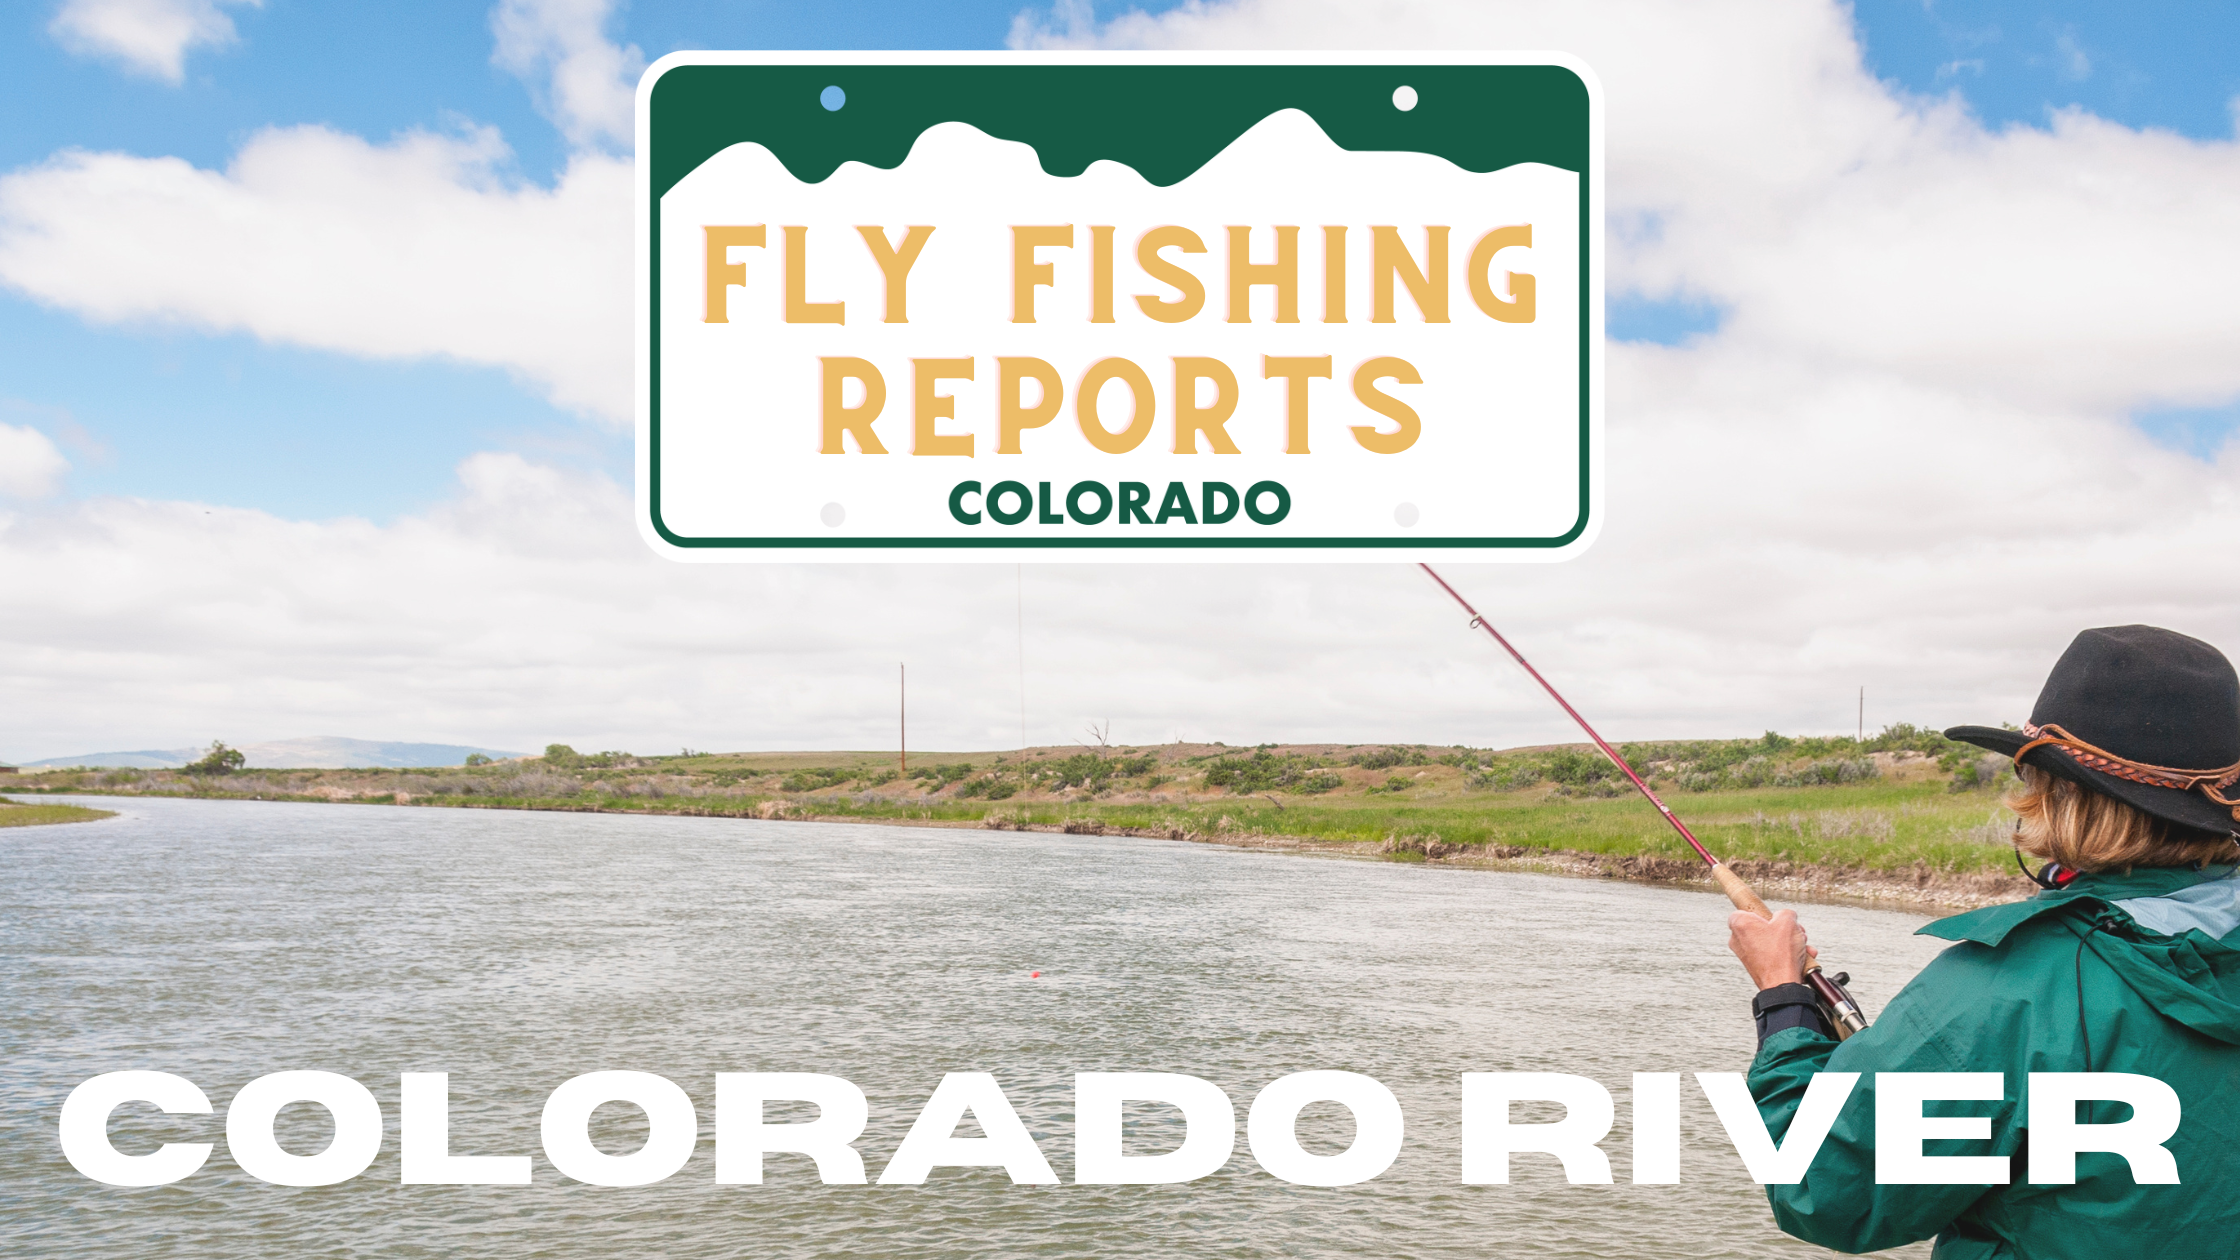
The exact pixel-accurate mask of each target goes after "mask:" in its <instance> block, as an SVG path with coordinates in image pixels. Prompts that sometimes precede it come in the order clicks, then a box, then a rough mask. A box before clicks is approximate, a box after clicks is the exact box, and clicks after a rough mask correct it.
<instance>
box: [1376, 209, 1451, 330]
mask: <svg viewBox="0 0 2240 1260" xmlns="http://www.w3.org/2000/svg"><path fill="white" fill-rule="evenodd" d="M1423 233H1424V237H1425V245H1426V247H1427V248H1426V251H1425V252H1426V253H1428V254H1429V255H1430V257H1429V258H1428V259H1427V260H1426V262H1425V265H1424V266H1422V267H1420V268H1419V267H1417V266H1416V260H1415V257H1414V256H1413V255H1411V254H1410V253H1409V252H1408V247H1407V246H1405V245H1403V244H1401V243H1400V229H1398V228H1390V227H1373V228H1370V229H1369V281H1370V285H1371V289H1370V295H1369V306H1370V314H1369V322H1370V323H1372V324H1389V323H1391V322H1392V278H1393V277H1394V276H1399V277H1400V279H1401V282H1402V283H1404V284H1406V285H1407V286H1408V296H1410V297H1412V298H1414V299H1415V300H1416V310H1418V311H1420V312H1422V313H1423V322H1424V323H1426V324H1444V323H1446V322H1447V229H1445V228H1443V227H1427V228H1425V229H1424V230H1423Z"/></svg>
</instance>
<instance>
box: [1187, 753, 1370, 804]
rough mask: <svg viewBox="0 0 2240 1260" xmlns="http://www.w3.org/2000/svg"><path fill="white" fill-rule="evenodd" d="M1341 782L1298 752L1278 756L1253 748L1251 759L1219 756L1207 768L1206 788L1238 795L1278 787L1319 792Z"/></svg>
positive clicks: (1272, 789) (1321, 766)
mask: <svg viewBox="0 0 2240 1260" xmlns="http://www.w3.org/2000/svg"><path fill="white" fill-rule="evenodd" d="M1340 782H1341V780H1340V779H1339V778H1338V776H1337V775H1335V774H1333V773H1331V772H1330V771H1329V770H1327V769H1325V768H1324V767H1323V765H1322V763H1321V762H1320V761H1318V760H1317V759H1315V758H1313V757H1307V756H1302V755H1300V754H1298V753H1285V754H1283V755H1282V756H1277V755H1275V754H1273V753H1270V752H1268V751H1267V750H1266V749H1254V750H1253V752H1252V755H1251V756H1249V757H1234V756H1231V757H1217V758H1215V759H1214V760H1213V761H1212V762H1211V763H1210V764H1209V765H1207V766H1206V786H1207V787H1220V788H1227V789H1229V790H1230V791H1231V792H1233V793H1236V794H1237V795H1239V796H1250V795H1253V794H1256V793H1260V792H1272V791H1275V790H1276V789H1278V788H1284V789H1288V790H1290V791H1294V792H1307V793H1319V792H1327V791H1329V790H1330V789H1331V788H1334V787H1337V786H1338V785H1339V783H1340Z"/></svg>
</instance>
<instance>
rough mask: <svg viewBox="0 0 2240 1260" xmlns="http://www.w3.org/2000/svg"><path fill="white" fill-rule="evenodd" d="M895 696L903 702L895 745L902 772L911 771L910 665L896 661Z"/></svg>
mask: <svg viewBox="0 0 2240 1260" xmlns="http://www.w3.org/2000/svg"><path fill="white" fill-rule="evenodd" d="M894 668H895V688H896V690H895V698H896V699H897V700H898V701H899V702H900V704H901V711H900V713H899V714H898V715H897V716H898V721H897V725H898V727H899V730H898V734H897V737H896V739H895V746H896V749H897V751H898V752H899V753H900V755H901V758H902V773H904V774H908V773H910V667H909V666H907V665H904V664H902V663H901V662H900V661H897V662H895V667H894Z"/></svg>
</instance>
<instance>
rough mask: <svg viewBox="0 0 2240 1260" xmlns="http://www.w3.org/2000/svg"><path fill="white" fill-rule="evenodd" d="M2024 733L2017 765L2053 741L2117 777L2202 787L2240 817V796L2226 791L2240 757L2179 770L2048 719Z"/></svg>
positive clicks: (2185, 788)
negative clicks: (2219, 765)
mask: <svg viewBox="0 0 2240 1260" xmlns="http://www.w3.org/2000/svg"><path fill="white" fill-rule="evenodd" d="M2022 733H2023V734H2025V735H2027V736H2029V737H2030V742H2029V743H2027V744H2024V745H2023V746H2022V747H2020V748H2017V749H2015V753H2014V762H2015V764H2016V765H2018V766H2019V765H2021V764H2022V757H2023V754H2025V753H2027V752H2029V751H2030V750H2031V749H2033V748H2038V747H2041V746H2044V745H2048V744H2050V745H2052V746H2053V747H2055V748H2059V749H2060V750H2061V751H2063V752H2065V753H2067V754H2069V758H2070V760H2072V761H2075V762H2076V763H2077V764H2078V765H2081V766H2083V767H2085V768H2086V769H2088V770H2097V771H2099V772H2100V773H2102V774H2107V775H2113V776H2115V777H2116V778H2118V779H2128V780H2130V781H2131V782H2133V783H2144V784H2147V785H2148V786H2150V787H2161V788H2175V789H2177V790H2178V791H2181V792H2190V791H2192V790H2193V789H2195V788H2200V789H2201V794H2202V795H2203V796H2206V797H2208V798H2209V799H2210V800H2212V801H2215V802H2216V803H2217V804H2219V805H2223V806H2225V807H2227V808H2229V809H2230V810H2231V811H2232V816H2233V818H2234V819H2235V820H2240V800H2233V799H2230V798H2228V797H2226V796H2225V794H2224V789H2225V788H2228V787H2231V786H2232V785H2233V784H2234V783H2240V761H2236V762H2234V763H2232V764H2231V765H2229V766H2226V767H2224V768H2223V769H2221V770H2178V769H2174V768H2172V767H2170V766H2157V765H2150V764H2148V763H2147V762H2144V761H2133V760H2131V759H2130V758H2129V757H2120V756H2117V755H2116V754H2115V753H2112V752H2109V751H2108V750H2107V749H2105V748H2100V747H2097V746H2095V745H2092V744H2088V743H2086V742H2084V741H2083V740H2081V739H2078V738H2077V737H2076V736H2074V735H2071V734H2070V733H2069V732H2068V731H2066V730H2063V729H2062V727H2061V725H2060V724H2059V723H2057V722H2048V723H2046V724H2045V725H2044V726H2037V725H2034V724H2032V723H2029V722H2025V723H2023V724H2022Z"/></svg>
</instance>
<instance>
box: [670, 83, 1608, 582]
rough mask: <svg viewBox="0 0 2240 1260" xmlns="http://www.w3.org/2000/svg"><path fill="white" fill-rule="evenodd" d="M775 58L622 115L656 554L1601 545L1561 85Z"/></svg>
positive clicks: (1354, 553) (1579, 213) (1578, 141)
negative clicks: (633, 138)
mask: <svg viewBox="0 0 2240 1260" xmlns="http://www.w3.org/2000/svg"><path fill="white" fill-rule="evenodd" d="M776 57H777V55H774V54H755V55H752V57H751V58H750V55H748V54H736V55H734V54H680V55H678V56H672V57H668V58H664V59H663V60H662V61H661V62H659V63H657V64H656V65H655V66H654V67H653V68H652V69H651V70H649V71H648V72H647V75H646V79H645V82H644V84H643V85H642V86H641V88H640V91H639V119H640V122H639V127H640V135H639V166H640V194H641V205H640V215H641V221H640V238H641V268H642V280H643V283H642V286H641V287H642V290H643V293H642V298H641V301H642V302H643V307H642V310H641V320H640V325H641V338H642V340H641V346H640V353H641V361H640V362H641V368H640V375H641V402H640V415H639V503H640V521H641V526H642V527H643V528H644V530H645V531H646V534H647V538H648V540H649V541H650V542H652V543H653V545H655V546H656V547H657V548H659V549H661V550H663V551H664V552H666V553H668V554H670V555H673V556H676V557H678V558H684V559H756V560H771V559H817V560H835V559H850V558H856V559H879V560H895V559H902V558H910V559H943V560H956V559H1006V560H1009V559H1060V558H1064V559H1092V558H1106V559H1164V560H1175V559H1214V558H1218V559H1255V560H1272V559H1315V560H1329V559H1380V560H1390V559H1395V558H1429V557H1431V556H1446V557H1451V558H1470V559H1493V558H1516V559H1543V560H1544V559H1554V558H1561V557H1564V556H1568V555H1570V554H1574V553H1576V552H1577V551H1578V550H1579V549H1581V548H1583V547H1584V546H1585V545H1586V544H1587V543H1588V541H1590V540H1591V538H1592V536H1593V532H1594V529H1595V527H1596V525H1597V523H1598V519H1599V498H1600V476H1599V467H1600V453H1601V452H1600V447H1601V425H1600V415H1601V388H1600V385H1601V370H1600V369H1601V336H1602V313H1601V285H1600V274H1601V272H1600V258H1599V251H1600V226H1601V205H1600V187H1599V185H1600V162H1599V146H1600V132H1599V115H1598V112H1597V110H1596V106H1595V100H1594V95H1593V91H1592V88H1591V79H1590V78H1589V77H1588V76H1587V75H1586V74H1585V73H1584V71H1583V70H1581V69H1580V68H1578V67H1577V66H1575V65H1571V64H1569V63H1567V62H1565V61H1563V60H1561V59H1552V58H1546V57H1533V58H1526V59H1522V60H1519V61H1514V62H1503V61H1491V62H1488V61H1468V62H1463V61H1453V60H1440V59H1435V58H1427V57H1421V56H1409V57H1405V58H1402V59H1398V60H1395V61H1393V62H1391V63H1363V62H1360V61H1349V62H1344V63H1300V62H1298V61H1295V60H1287V61H1257V62H1240V61H1239V60H1238V59H1237V58H1235V57H1234V56H1231V57H1228V58H1225V59H1224V60H1222V61H1219V62H1216V61H1213V60H1209V59H1208V60H1194V61H1176V60H1172V59H1162V60H1151V59H1143V58H1132V59H1122V58H1113V57H1101V56H1100V57H1044V58H1034V57H1022V56H1016V55H1005V56H1002V57H987V58H976V59H967V58H953V59H947V60H941V61H928V60H926V59H925V58H922V57H918V58H908V59H898V60H890V61H887V62H882V63H857V64H838V63H836V61H835V59H834V58H833V57H832V55H830V54H796V55H793V56H791V57H790V58H787V59H785V60H782V61H781V60H776V59H775V58H776ZM1131 102H1134V103H1133V104H1132V103H1131ZM1146 102H1147V103H1146ZM851 111H854V112H853V113H851Z"/></svg>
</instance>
